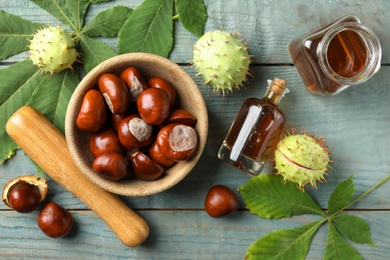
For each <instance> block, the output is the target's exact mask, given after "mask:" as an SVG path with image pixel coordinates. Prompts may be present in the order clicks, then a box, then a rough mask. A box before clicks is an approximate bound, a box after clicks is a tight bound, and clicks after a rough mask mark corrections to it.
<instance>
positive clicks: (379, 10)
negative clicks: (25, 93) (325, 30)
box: [0, 0, 390, 64]
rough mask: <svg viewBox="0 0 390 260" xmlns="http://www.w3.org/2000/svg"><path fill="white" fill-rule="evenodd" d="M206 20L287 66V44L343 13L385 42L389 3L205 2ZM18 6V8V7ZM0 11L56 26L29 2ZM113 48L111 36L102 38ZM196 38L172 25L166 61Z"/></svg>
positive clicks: (180, 56)
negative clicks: (238, 33) (172, 29)
mask: <svg viewBox="0 0 390 260" xmlns="http://www.w3.org/2000/svg"><path fill="white" fill-rule="evenodd" d="M205 2H206V5H207V10H208V14H209V17H208V20H207V23H206V27H205V31H210V30H216V29H221V28H223V29H224V30H227V31H232V32H240V33H241V34H242V37H243V38H244V39H245V40H246V41H248V42H249V47H250V54H251V55H253V56H254V59H255V61H256V63H261V64H268V63H274V64H280V63H287V64H291V63H292V62H291V59H290V57H289V54H288V50H287V46H288V44H289V42H290V41H291V40H293V39H294V38H296V37H298V36H300V35H302V34H304V33H306V32H309V31H311V30H313V29H316V28H318V27H319V26H321V25H322V24H325V23H327V22H329V21H331V20H333V19H337V18H339V17H341V16H344V15H346V14H354V15H357V16H358V17H359V18H361V20H362V21H363V23H364V24H365V25H366V26H367V27H369V28H371V29H372V30H374V31H375V32H376V33H377V35H378V37H379V38H380V40H381V43H382V46H384V47H385V46H388V45H389V44H390V38H389V37H390V36H389V34H388V28H387V27H386V25H388V24H390V17H389V16H388V15H386V14H387V12H386V11H387V10H389V9H390V2H389V1H386V0H378V1H359V2H356V1H355V2H348V1H343V0H336V1H330V0H320V1H306V0H296V1H294V3H291V1H289V0H279V1H276V2H274V1H272V2H269V1H266V0H262V1H257V0H250V1H224V2H223V3H221V1H205ZM141 3H142V0H137V1H127V0H112V1H109V2H107V3H99V4H94V5H92V6H91V8H90V10H89V13H88V16H87V18H86V21H89V20H90V19H91V18H92V17H93V16H95V15H96V14H97V13H99V12H100V11H103V10H106V9H107V8H110V7H112V6H115V5H124V6H128V7H131V8H136V7H137V6H139V5H140V4H141ZM20 6H23V8H20ZM0 9H2V10H4V11H7V12H10V13H13V14H16V15H20V16H21V17H23V18H25V19H28V20H31V21H34V22H39V23H44V24H51V25H56V24H58V22H57V21H56V20H55V19H54V18H53V17H52V16H51V15H50V14H48V13H47V12H45V11H44V10H41V9H40V8H38V7H37V6H36V5H35V4H33V3H32V2H30V1H28V0H15V1H7V0H0ZM102 40H103V41H104V42H105V43H107V44H108V45H110V46H111V47H112V48H114V49H116V42H117V40H116V38H107V39H102ZM195 42H196V37H195V36H193V35H192V34H190V33H189V32H187V31H186V30H185V29H184V28H183V26H182V25H181V24H180V23H179V22H176V23H175V42H174V47H173V51H172V53H171V55H170V58H171V59H172V60H173V61H175V62H179V63H183V62H189V61H191V59H192V46H193V44H194V43H195ZM26 57H28V55H27V54H22V55H19V56H16V57H14V58H12V59H9V61H15V60H20V59H24V58H26ZM389 57H390V49H389V48H383V63H389Z"/></svg>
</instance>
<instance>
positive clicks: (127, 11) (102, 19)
mask: <svg viewBox="0 0 390 260" xmlns="http://www.w3.org/2000/svg"><path fill="white" fill-rule="evenodd" d="M132 12H133V9H131V8H128V7H125V6H115V7H113V8H110V9H108V10H105V11H102V12H100V13H99V14H98V15H96V16H95V17H94V18H92V20H91V21H90V22H88V23H87V24H86V25H85V26H84V28H83V29H82V33H84V34H85V35H88V36H105V37H113V36H117V35H118V32H119V30H120V29H121V28H122V26H123V24H124V22H125V21H126V20H127V19H128V18H129V16H130V15H131V13H132Z"/></svg>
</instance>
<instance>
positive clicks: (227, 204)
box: [204, 185, 238, 218]
mask: <svg viewBox="0 0 390 260" xmlns="http://www.w3.org/2000/svg"><path fill="white" fill-rule="evenodd" d="M204 207H205V210H206V212H207V214H208V215H209V216H210V217H213V218H221V217H224V216H226V215H228V214H230V213H232V212H233V211H235V210H236V209H237V207H238V199H237V195H236V194H235V193H234V192H233V191H232V190H231V189H229V188H228V187H226V186H223V185H215V186H213V187H212V188H211V189H210V190H209V191H208V193H207V195H206V199H205V203H204Z"/></svg>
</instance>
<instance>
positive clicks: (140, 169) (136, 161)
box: [130, 151, 164, 181]
mask: <svg viewBox="0 0 390 260" xmlns="http://www.w3.org/2000/svg"><path fill="white" fill-rule="evenodd" d="M130 162H131V169H132V173H133V176H134V177H136V178H137V179H140V180H143V181H153V180H156V179H158V178H159V177H160V176H161V175H162V174H163V173H164V168H163V167H161V166H160V165H158V164H157V163H156V162H154V161H153V160H152V159H150V158H149V157H148V156H147V155H145V154H144V153H142V152H139V151H138V152H136V153H134V154H132V155H131V156H130Z"/></svg>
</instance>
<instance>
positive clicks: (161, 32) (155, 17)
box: [118, 0, 173, 57]
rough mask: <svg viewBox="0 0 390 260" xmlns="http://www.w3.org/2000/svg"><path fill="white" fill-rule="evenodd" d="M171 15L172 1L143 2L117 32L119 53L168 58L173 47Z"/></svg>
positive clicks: (146, 0) (155, 0) (150, 0)
mask: <svg viewBox="0 0 390 260" xmlns="http://www.w3.org/2000/svg"><path fill="white" fill-rule="evenodd" d="M172 14H173V0H145V1H144V2H143V3H142V4H141V5H140V6H138V7H137V8H136V9H135V10H134V12H133V14H132V15H131V16H130V17H129V19H128V20H127V21H126V22H125V24H124V25H123V27H122V29H121V30H120V31H119V34H118V49H119V52H120V53H127V52H148V53H153V54H157V55H160V56H163V57H168V54H169V52H170V51H171V49H172V46H173V21H172Z"/></svg>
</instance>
